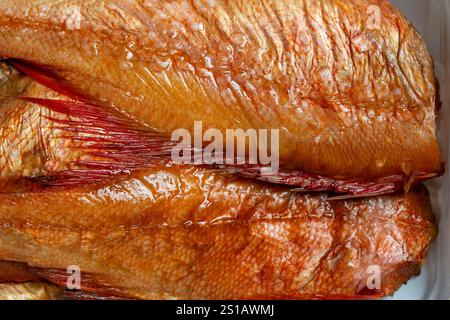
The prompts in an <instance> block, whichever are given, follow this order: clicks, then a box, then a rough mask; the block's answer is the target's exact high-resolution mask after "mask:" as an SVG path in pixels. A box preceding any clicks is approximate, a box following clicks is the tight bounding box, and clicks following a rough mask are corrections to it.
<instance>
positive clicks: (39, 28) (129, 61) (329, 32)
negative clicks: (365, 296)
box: [0, 0, 442, 194]
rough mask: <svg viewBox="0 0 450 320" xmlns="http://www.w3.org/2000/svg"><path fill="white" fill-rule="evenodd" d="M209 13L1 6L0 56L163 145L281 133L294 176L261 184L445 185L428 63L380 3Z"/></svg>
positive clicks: (105, 4)
mask: <svg viewBox="0 0 450 320" xmlns="http://www.w3.org/2000/svg"><path fill="white" fill-rule="evenodd" d="M208 3H209V2H208V1H195V2H190V1H181V0H180V1H170V2H168V1H137V0H136V1H127V2H122V1H112V0H108V1H104V0H97V1H90V2H86V1H81V0H79V1H58V2H54V1H30V0H21V1H18V2H17V1H2V3H1V4H0V26H1V31H0V41H1V42H2V46H1V48H0V56H1V57H4V58H14V59H20V60H22V61H23V60H25V61H28V62H31V63H33V64H34V65H37V66H41V67H45V68H47V69H48V70H51V74H52V76H54V77H55V79H56V80H55V82H56V83H57V84H58V86H59V88H60V89H61V90H63V91H64V92H68V91H73V92H76V93H78V94H81V95H83V96H85V97H89V98H90V99H93V100H95V101H96V102H98V103H101V104H105V105H109V106H113V107H114V108H115V109H117V110H118V111H120V112H122V113H123V114H125V115H127V116H128V117H130V118H132V119H134V120H135V121H136V122H138V123H140V124H142V125H143V126H145V127H148V128H152V129H155V130H156V131H158V132H162V133H164V134H166V135H167V136H168V137H170V135H171V133H172V132H173V131H174V130H176V129H179V128H187V129H188V130H191V131H193V125H194V121H196V120H199V121H202V123H203V127H204V128H205V130H206V129H208V128H216V129H218V130H220V131H221V132H223V133H225V131H226V129H233V128H241V129H243V130H247V129H250V128H253V129H269V128H271V129H279V130H280V141H279V155H280V167H281V169H283V170H287V171H291V173H290V174H289V173H288V174H286V175H283V174H281V175H280V177H276V178H273V179H267V180H271V181H275V182H280V183H287V184H295V185H298V186H300V187H303V188H304V189H307V190H308V189H311V190H314V189H315V188H314V186H313V185H312V184H308V182H307V181H308V179H313V180H314V179H315V184H316V185H319V184H321V185H323V187H322V189H325V190H332V191H339V190H340V189H339V187H338V185H340V184H343V185H345V184H348V185H351V184H355V183H356V184H358V183H361V184H364V183H367V182H373V183H374V184H375V185H376V184H382V183H383V179H385V180H388V181H389V180H394V181H393V182H391V184H390V185H389V188H388V189H389V191H393V190H399V189H402V188H403V184H405V183H406V184H409V183H410V182H411V181H414V180H417V181H420V180H424V179H427V178H430V177H433V176H436V175H439V174H441V173H442V160H441V156H440V151H439V146H438V144H437V139H436V128H435V116H436V97H437V90H436V86H435V78H434V72H433V63H432V60H431V58H430V55H429V53H428V51H427V49H426V46H425V44H424V41H423V40H422V38H421V37H420V35H419V34H418V33H417V31H416V30H415V29H414V28H413V27H412V26H411V25H410V24H409V22H408V21H407V20H406V19H405V18H404V17H403V15H402V14H401V13H400V12H399V11H398V10H396V9H395V8H394V7H392V6H391V5H390V4H389V3H388V2H387V1H369V0H357V1H351V2H349V1H341V0H333V1H332V0H327V1H315V0H308V1H294V0H272V1H214V3H213V5H211V4H210V3H209V4H208ZM374 10H377V11H376V12H375V13H374ZM374 14H377V15H376V17H378V18H379V19H378V18H377V19H378V20H377V19H375V21H378V24H375V25H374V24H373V23H372V22H373V15H374ZM371 21H372V22H371ZM305 175H306V176H305ZM295 177H297V179H295ZM316 189H318V188H317V187H316ZM341 189H342V190H341V191H342V192H343V193H352V191H351V190H345V188H341ZM347 189H350V188H347ZM367 189H368V190H366V191H359V192H358V191H354V192H353V193H367V194H370V193H374V192H373V188H372V190H370V188H367ZM378 189H379V190H378V191H379V192H381V191H383V190H384V189H386V188H383V187H380V188H378ZM380 190H381V191H380ZM384 191H385V190H384Z"/></svg>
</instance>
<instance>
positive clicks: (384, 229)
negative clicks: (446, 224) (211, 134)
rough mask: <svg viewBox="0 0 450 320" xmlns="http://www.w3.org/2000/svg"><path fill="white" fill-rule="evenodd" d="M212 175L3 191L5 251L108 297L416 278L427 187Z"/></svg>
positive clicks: (316, 288) (319, 291) (0, 241)
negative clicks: (74, 276)
mask: <svg viewBox="0 0 450 320" xmlns="http://www.w3.org/2000/svg"><path fill="white" fill-rule="evenodd" d="M220 179H222V178H220ZM220 179H219V180H220ZM189 181H191V182H189ZM200 181H201V183H202V185H203V183H205V182H206V183H205V184H204V185H203V189H204V190H203V192H204V193H202V192H201V191H196V190H199V189H197V187H196V184H197V183H199V182H200ZM213 181H214V175H212V176H211V175H210V174H208V173H207V172H201V173H200V172H198V173H197V174H192V173H189V174H186V175H184V174H183V172H177V173H176V174H174V173H173V172H171V170H170V169H160V170H158V171H156V172H154V173H148V174H146V175H143V176H141V177H139V176H136V177H133V178H131V177H130V178H128V179H126V180H124V181H122V182H118V183H116V184H113V185H110V186H107V187H99V188H98V189H96V190H95V189H90V190H89V191H86V190H79V191H71V192H70V193H64V192H67V191H54V192H55V193H52V192H46V193H36V194H27V195H26V196H24V195H3V196H1V201H0V222H1V226H2V227H1V228H0V259H5V260H13V261H22V262H26V263H27V264H29V265H30V266H33V267H36V268H39V269H40V270H41V272H40V273H39V275H40V276H41V277H43V278H45V279H48V280H49V281H54V282H56V283H58V284H61V285H64V284H65V283H66V281H67V277H68V274H67V272H66V269H67V268H68V266H69V265H70V266H72V265H76V266H79V268H80V270H81V274H80V277H81V289H82V290H84V291H88V292H93V293H96V294H99V295H100V296H102V295H106V296H109V295H113V296H119V297H120V296H122V297H127V298H140V299H168V298H170V299H262V298H265V297H272V298H277V299H280V298H285V297H290V298H292V299H306V298H321V297H322V298H323V297H333V296H335V297H339V296H347V297H349V298H350V297H352V298H358V297H360V298H365V297H371V296H372V297H381V296H385V295H391V294H392V293H393V292H394V291H395V290H396V289H397V288H398V287H399V286H400V285H401V284H403V283H404V282H406V281H407V280H408V279H409V278H410V277H412V276H414V275H416V274H417V273H418V272H419V270H420V267H421V265H422V263H423V261H424V257H425V254H426V251H427V248H428V246H429V244H430V242H431V241H432V240H433V239H434V238H435V235H436V226H435V222H434V218H433V215H432V214H431V210H430V207H429V200H428V195H427V193H426V191H424V189H418V190H415V191H411V193H409V194H408V195H406V196H403V195H400V196H380V197H375V198H364V199H355V200H345V201H344V200H341V201H328V200H326V198H325V197H323V196H318V195H316V196H313V195H302V194H298V193H291V192H288V191H280V193H276V192H275V190H270V192H268V191H269V189H264V188H266V186H259V187H258V186H255V185H253V183H249V182H245V181H240V182H237V181H234V182H233V181H228V182H225V181H223V180H222V182H219V181H216V182H213ZM210 183H211V184H210ZM267 188H270V187H267ZM197 192H198V193H199V195H198V196H196V193H197ZM201 194H202V195H203V196H202V195H201ZM166 205H167V206H168V207H165V206H166ZM36 212H39V214H33V213H36ZM24 221H26V223H25V222H24ZM374 272H375V273H377V274H375V277H377V276H378V277H379V278H375V279H381V282H376V283H381V284H380V286H379V287H371V283H372V282H371V281H373V279H372V278H371V276H374ZM368 288H370V290H369V289H368Z"/></svg>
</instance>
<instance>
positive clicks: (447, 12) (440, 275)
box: [389, 0, 450, 300]
mask: <svg viewBox="0 0 450 320" xmlns="http://www.w3.org/2000/svg"><path fill="white" fill-rule="evenodd" d="M391 2H392V3H393V4H394V5H395V6H396V7H397V8H399V9H400V10H402V12H403V13H404V14H405V15H406V16H407V17H408V19H409V20H410V21H411V22H412V23H413V24H414V26H415V27H416V28H417V29H418V30H419V32H420V33H421V34H422V36H423V37H424V38H425V40H426V41H427V43H428V48H429V50H430V52H431V54H432V55H433V58H434V63H435V68H436V75H437V77H438V80H439V83H440V98H441V101H442V108H441V111H440V117H439V120H438V127H439V139H440V142H441V150H442V152H443V156H444V159H445V161H446V166H445V168H446V174H445V175H444V176H443V177H441V178H439V179H436V180H433V181H430V182H429V183H427V186H428V188H429V190H430V193H431V197H432V203H433V209H434V212H435V214H436V216H437V221H438V224H439V235H438V238H437V240H436V241H435V242H434V243H433V245H432V247H431V249H430V252H429V254H428V258H427V260H426V263H425V266H424V268H423V269H422V272H421V274H420V276H419V277H416V278H414V279H412V280H410V281H409V282H408V283H407V284H406V285H404V286H403V287H402V288H400V290H399V291H397V293H396V294H395V295H394V297H392V298H389V299H446V300H447V299H450V208H449V204H450V202H449V201H450V176H449V163H448V162H449V158H450V157H449V144H450V0H391Z"/></svg>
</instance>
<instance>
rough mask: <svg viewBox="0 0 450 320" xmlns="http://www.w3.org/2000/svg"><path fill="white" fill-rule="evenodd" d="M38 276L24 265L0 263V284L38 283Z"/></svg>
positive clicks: (7, 262)
mask: <svg viewBox="0 0 450 320" xmlns="http://www.w3.org/2000/svg"><path fill="white" fill-rule="evenodd" d="M40 279H41V277H40V276H38V275H37V274H36V273H35V272H34V271H33V270H32V268H30V267H29V266H28V265H27V264H26V263H19V262H12V261H0V283H4V282H29V281H38V280H40Z"/></svg>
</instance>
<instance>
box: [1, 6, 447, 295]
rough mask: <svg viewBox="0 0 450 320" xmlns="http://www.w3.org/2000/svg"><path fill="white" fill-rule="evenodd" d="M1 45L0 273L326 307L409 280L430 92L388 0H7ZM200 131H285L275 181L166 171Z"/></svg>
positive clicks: (252, 172)
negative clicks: (186, 136) (177, 143)
mask: <svg viewBox="0 0 450 320" xmlns="http://www.w3.org/2000/svg"><path fill="white" fill-rule="evenodd" d="M374 10H375V13H377V12H378V13H379V18H380V19H379V21H378V22H379V23H377V19H375V20H374V21H372V19H371V18H372V17H373V16H372V15H373V12H374ZM376 10H379V11H376ZM368 21H370V23H369V24H368ZM0 43H1V45H0V57H2V58H5V59H7V60H5V62H2V63H0V261H4V262H0V280H2V281H5V282H14V281H17V282H21V281H22V282H24V281H26V282H27V283H28V282H29V281H33V282H37V281H47V282H51V283H54V284H56V285H57V286H59V287H60V289H61V287H64V286H66V285H67V283H68V278H69V274H68V273H67V270H68V268H69V267H70V266H77V268H79V270H80V272H81V273H80V280H81V283H80V291H76V292H73V296H74V297H78V298H105V299H107V298H131V299H268V298H273V299H286V298H289V299H323V298H326V299H339V298H378V297H383V296H387V295H391V294H393V293H394V292H395V290H396V289H398V288H399V287H400V286H401V285H402V284H403V283H405V282H406V281H407V280H408V279H410V278H411V277H412V276H414V275H416V274H417V273H418V272H419V271H420V268H421V266H422V264H423V262H424V259H425V256H426V253H427V250H428V247H429V245H430V243H431V242H432V241H433V240H434V238H435V237H436V232H437V228H436V223H435V220H434V216H433V214H432V212H431V207H430V200H429V195H428V193H427V191H426V189H425V188H424V187H423V186H420V185H419V186H415V185H416V184H418V182H420V181H422V180H425V179H428V178H431V177H433V176H436V175H439V174H440V173H441V172H442V170H441V167H442V164H441V156H440V151H439V146H438V144H437V141H436V132H435V131H436V129H435V117H436V96H437V92H436V86H435V82H434V81H435V80H434V74H433V66H432V61H431V58H430V56H429V54H428V52H427V50H426V47H425V45H424V42H423V40H422V39H421V37H420V36H419V35H418V33H417V32H416V31H415V29H414V28H413V27H412V26H411V25H410V24H409V23H408V22H407V20H406V19H405V18H404V17H403V16H402V15H401V14H400V13H399V12H398V11H397V10H396V9H394V8H393V7H392V6H391V5H389V4H388V2H387V1H382V0H380V1H375V0H373V1H372V0H355V1H351V2H348V1H343V0H333V1H331V0H324V1H316V0H306V1H294V0H283V1H282V0H271V1H225V0H224V1H193V2H192V1H182V0H179V1H158V0H146V1H138V0H131V1H127V2H123V1H112V0H108V1H106V0H95V1H89V2H86V1H81V0H70V1H69V0H64V1H57V2H55V1H49V0H41V1H31V0H19V1H14V2H13V1H9V0H4V1H2V2H1V3H0ZM195 120H201V121H202V122H203V127H204V128H205V129H208V128H216V129H218V130H219V131H220V132H225V131H226V130H227V129H233V128H242V129H244V130H246V129H279V130H280V141H279V142H280V145H279V151H280V170H279V172H277V173H274V174H273V175H264V174H262V171H260V167H258V166H253V167H252V166H249V165H248V164H244V165H242V166H234V165H224V166H216V165H203V164H201V165H192V164H179V163H175V162H174V161H173V160H172V158H171V157H170V150H171V149H172V148H173V145H174V144H173V141H172V140H171V133H172V132H173V130H175V129H178V128H187V129H188V130H190V131H191V132H192V130H193V128H192V125H193V123H194V121H195ZM299 190H301V191H320V192H316V193H306V192H297V191H299ZM323 191H331V192H337V193H342V194H344V195H343V196H341V197H338V198H339V199H338V200H337V198H336V197H330V195H329V194H326V193H323ZM395 191H405V192H404V193H395V194H390V195H380V194H384V193H393V192H395ZM407 191H409V192H407ZM352 195H357V196H362V195H363V196H372V197H364V198H352V197H351V196H352ZM2 268H3V269H2ZM2 270H4V272H2ZM27 283H25V284H24V285H27ZM5 286H6V284H5ZM5 288H6V289H7V290H8V288H10V287H5ZM0 291H1V288H0Z"/></svg>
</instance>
